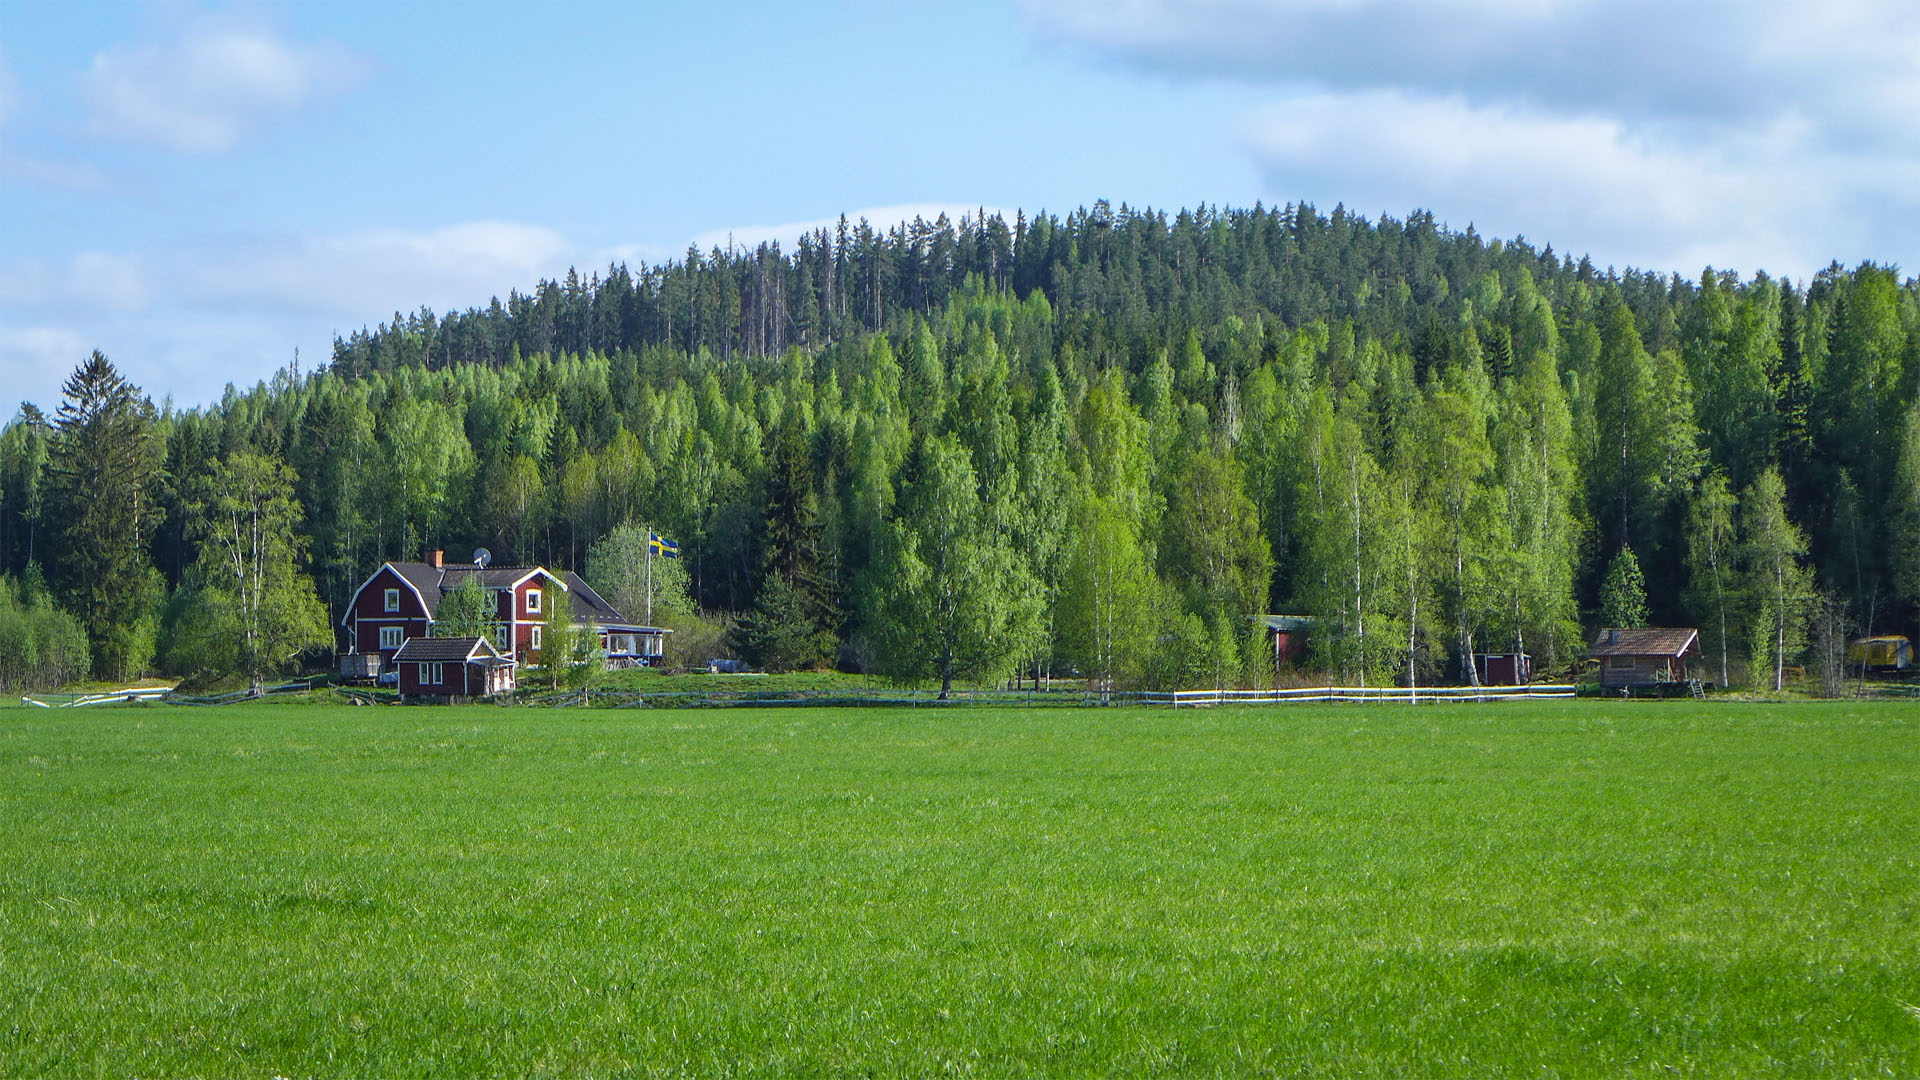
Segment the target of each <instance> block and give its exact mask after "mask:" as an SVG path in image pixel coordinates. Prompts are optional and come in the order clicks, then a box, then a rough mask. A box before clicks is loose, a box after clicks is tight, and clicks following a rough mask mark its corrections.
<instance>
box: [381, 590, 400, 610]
mask: <svg viewBox="0 0 1920 1080" xmlns="http://www.w3.org/2000/svg"><path fill="white" fill-rule="evenodd" d="M384 599H385V600H386V608H387V610H388V611H390V612H391V611H399V610H400V590H399V589H388V590H387V594H386V596H385V597H384Z"/></svg>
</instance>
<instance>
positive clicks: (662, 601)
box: [585, 521, 694, 626]
mask: <svg viewBox="0 0 1920 1080" xmlns="http://www.w3.org/2000/svg"><path fill="white" fill-rule="evenodd" d="M659 531H660V530H658V529H657V528H655V527H653V526H651V525H647V524H645V523H642V522H632V521H630V522H626V523H624V524H621V525H615V526H614V527H613V528H612V529H611V530H610V531H608V533H607V535H605V536H603V537H601V538H600V539H598V540H596V541H594V543H593V546H592V547H591V548H590V549H588V552H587V572H586V575H585V576H586V579H587V584H589V585H592V586H593V588H594V591H595V592H598V593H599V594H600V596H601V597H602V598H603V599H605V600H606V601H607V603H609V604H612V605H613V609H614V610H615V611H618V612H619V613H620V614H621V615H624V616H626V617H627V618H628V619H631V620H634V621H636V622H639V623H642V624H643V625H648V626H663V625H666V624H665V623H662V622H660V621H659V620H661V619H662V618H667V617H670V616H676V615H677V616H686V615H691V614H693V611H694V604H693V597H692V595H691V588H692V585H691V583H690V582H689V580H688V578H687V562H686V560H683V559H663V558H659V557H657V556H656V557H650V556H649V554H648V553H649V551H650V550H651V547H650V544H649V538H650V537H651V536H652V535H653V534H654V533H656V532H659ZM649 563H651V565H649Z"/></svg>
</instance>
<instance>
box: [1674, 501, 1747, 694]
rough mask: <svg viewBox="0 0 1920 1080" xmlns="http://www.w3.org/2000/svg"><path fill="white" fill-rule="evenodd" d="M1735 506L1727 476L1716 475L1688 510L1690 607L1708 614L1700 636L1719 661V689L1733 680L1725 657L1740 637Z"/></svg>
mask: <svg viewBox="0 0 1920 1080" xmlns="http://www.w3.org/2000/svg"><path fill="white" fill-rule="evenodd" d="M1737 508H1738V503H1737V502H1736V501H1735V499H1734V497H1733V491H1732V488H1731V487H1730V486H1729V485H1728V483H1727V477H1726V474H1724V473H1721V472H1718V471H1716V472H1714V473H1712V474H1710V475H1708V476H1707V477H1706V478H1705V479H1703V480H1701V481H1700V491H1699V494H1698V495H1696V496H1695V497H1694V500H1693V505H1692V507H1691V508H1690V509H1689V511H1688V513H1689V515H1690V516H1689V520H1688V527H1687V566H1688V570H1689V571H1690V572H1691V575H1692V579H1693V585H1692V601H1693V603H1692V607H1693V609H1694V610H1696V611H1699V612H1702V613H1703V614H1705V615H1708V616H1710V617H1709V618H1706V619H1703V620H1702V621H1703V622H1704V624H1705V625H1704V626H1703V628H1702V636H1703V638H1704V642H1705V645H1706V647H1707V653H1708V656H1709V657H1717V658H1718V660H1719V667H1720V685H1721V686H1726V685H1728V683H1729V681H1730V676H1729V674H1728V670H1727V667H1728V665H1727V658H1728V656H1729V654H1730V653H1731V652H1732V641H1733V640H1734V638H1735V637H1736V636H1737V635H1738V633H1739V624H1738V621H1737V620H1738V618H1739V610H1738V608H1739V603H1738V593H1737V591H1736V590H1737V589H1738V585H1737V582H1736V579H1735V576H1734V575H1735V572H1736V565H1735V561H1736V559H1737V558H1738V554H1739V552H1738V549H1737V546H1736V539H1737V538H1736V535H1735V532H1734V513H1735V511H1736V510H1737Z"/></svg>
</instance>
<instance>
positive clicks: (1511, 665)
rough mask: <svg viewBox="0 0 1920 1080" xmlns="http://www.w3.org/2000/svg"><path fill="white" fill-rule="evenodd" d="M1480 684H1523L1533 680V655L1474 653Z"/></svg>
mask: <svg viewBox="0 0 1920 1080" xmlns="http://www.w3.org/2000/svg"><path fill="white" fill-rule="evenodd" d="M1473 664H1474V666H1475V667H1476V668H1479V669H1480V670H1479V675H1480V685H1481V686H1524V685H1526V684H1527V683H1529V682H1531V681H1532V680H1533V657H1532V656H1531V655H1529V654H1527V653H1475V654H1474V657H1473Z"/></svg>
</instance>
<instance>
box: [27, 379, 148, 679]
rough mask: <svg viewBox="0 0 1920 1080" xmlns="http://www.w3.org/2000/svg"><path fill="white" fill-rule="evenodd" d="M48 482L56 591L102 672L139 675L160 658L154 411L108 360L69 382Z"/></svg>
mask: <svg viewBox="0 0 1920 1080" xmlns="http://www.w3.org/2000/svg"><path fill="white" fill-rule="evenodd" d="M64 393H65V400H64V401H62V402H61V405H60V410H59V412H58V413H57V414H56V415H55V419H54V434H53V438H52V441H51V445H50V447H49V454H48V465H47V472H48V475H49V478H50V480H51V492H50V494H51V495H52V498H53V503H54V505H53V507H52V511H53V513H52V517H53V519H54V521H55V522H56V523H57V528H58V533H59V547H58V548H57V550H56V552H55V553H54V559H53V566H54V570H55V581H56V582H57V584H58V587H59V590H60V592H61V594H62V595H63V596H65V597H66V598H67V603H68V605H69V607H70V608H71V609H72V610H73V612H74V614H75V615H77V616H78V617H79V619H80V621H81V623H82V624H83V625H84V626H85V627H86V628H87V637H88V640H89V642H90V643H91V646H92V652H93V664H94V671H95V673H96V674H97V675H99V676H100V677H102V678H108V679H125V678H129V677H131V676H134V675H137V674H139V673H140V672H141V671H142V670H143V669H145V667H146V666H147V663H148V662H149V660H150V659H151V658H152V655H153V648H154V641H153V633H154V619H153V614H152V610H151V602H152V594H153V590H154V586H153V584H152V575H153V570H152V565H151V563H150V562H149V561H148V558H147V554H146V542H147V538H148V537H149V536H150V535H151V534H152V532H153V529H154V527H155V525H156V524H157V515H156V514H155V513H154V509H153V503H152V482H153V479H154V473H155V468H156V466H155V456H156V455H155V449H154V446H153V437H152V430H153V406H152V405H151V404H150V403H149V402H147V401H146V400H145V399H144V398H142V397H141V396H140V391H139V388H137V387H135V386H133V385H132V384H130V383H128V382H127V381H126V379H124V378H122V377H121V375H120V373H119V372H118V371H117V370H115V368H114V366H113V364H112V363H111V362H109V361H108V360H107V358H106V357H105V356H103V355H101V354H100V353H99V352H98V351H95V352H94V354H93V355H92V356H90V357H88V358H87V359H86V360H85V361H84V362H82V363H81V364H80V366H79V367H78V368H77V369H75V371H74V373H73V375H72V376H70V377H69V378H68V379H67V382H66V385H65V387H64Z"/></svg>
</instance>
